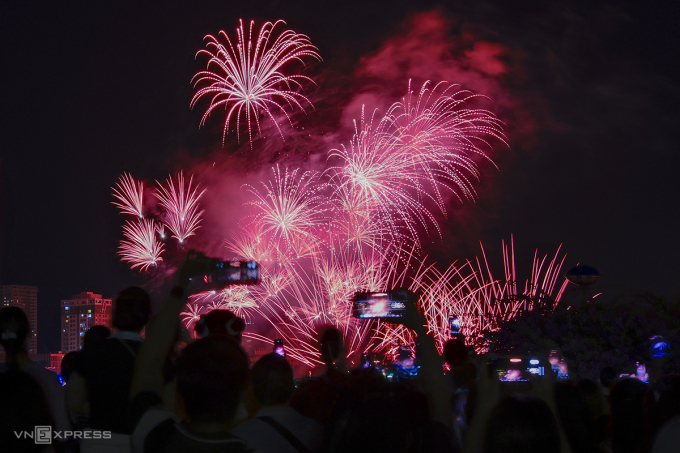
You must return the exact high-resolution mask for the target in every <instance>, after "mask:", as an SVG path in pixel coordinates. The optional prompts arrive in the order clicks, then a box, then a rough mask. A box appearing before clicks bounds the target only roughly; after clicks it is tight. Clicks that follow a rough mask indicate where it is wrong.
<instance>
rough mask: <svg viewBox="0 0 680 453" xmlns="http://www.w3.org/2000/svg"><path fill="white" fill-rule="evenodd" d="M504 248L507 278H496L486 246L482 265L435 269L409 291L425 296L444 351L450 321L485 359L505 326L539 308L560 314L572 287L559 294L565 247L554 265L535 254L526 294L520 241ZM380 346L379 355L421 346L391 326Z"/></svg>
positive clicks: (379, 336) (384, 328)
mask: <svg viewBox="0 0 680 453" xmlns="http://www.w3.org/2000/svg"><path fill="white" fill-rule="evenodd" d="M502 245H503V267H504V272H503V277H502V278H501V279H495V278H494V277H493V274H492V273H491V270H490V266H489V263H488V260H487V258H486V254H485V252H484V247H483V246H482V256H483V260H482V261H480V260H479V259H477V260H475V262H474V263H473V262H467V263H465V264H463V265H462V266H457V265H456V264H455V263H454V264H452V265H451V266H449V268H448V269H447V270H446V271H445V272H443V273H442V272H439V271H438V270H437V269H435V268H434V267H433V266H430V267H428V268H426V269H424V270H423V271H419V272H417V273H416V274H415V276H414V277H413V279H412V282H411V285H410V288H409V289H412V290H413V291H416V292H418V293H419V294H421V298H420V302H421V307H422V309H423V312H424V314H425V318H426V320H427V326H428V333H429V334H431V335H433V337H434V338H435V341H436V344H437V346H438V348H439V349H440V351H442V350H443V346H444V343H445V342H446V340H448V339H449V338H450V332H449V323H448V317H449V315H454V316H456V317H457V318H458V319H459V320H460V327H461V333H462V334H463V335H465V337H466V342H467V343H468V344H470V345H472V346H474V347H475V349H476V350H477V351H478V352H480V353H481V352H485V351H486V349H487V343H488V339H487V338H485V336H486V335H487V334H488V332H491V331H494V330H498V325H499V323H501V322H503V321H507V320H510V319H512V318H514V317H515V316H517V315H518V314H520V313H521V312H523V311H525V310H533V309H534V308H536V307H539V306H540V307H543V308H548V309H554V307H555V306H556V305H557V304H558V303H559V301H560V299H561V297H562V294H563V292H564V289H565V287H566V285H567V283H568V281H567V280H566V278H565V279H564V280H563V282H562V284H561V285H559V289H558V280H559V279H560V270H561V268H562V264H563V263H564V260H565V258H566V255H564V256H562V257H561V258H560V248H561V247H559V248H558V249H557V251H556V252H555V255H554V256H553V257H552V258H551V259H550V260H549V257H548V255H545V256H543V257H542V258H539V256H538V251H536V252H535V253H534V260H533V265H532V269H531V276H530V277H529V279H527V280H526V281H525V283H524V289H523V290H521V289H518V286H517V284H518V279H517V275H516V272H515V251H514V241H513V239H511V240H510V247H508V246H507V244H506V243H505V241H503V244H502ZM482 263H483V264H482ZM556 289H557V292H555V290H556ZM375 340H376V341H377V346H376V350H387V351H388V352H390V353H392V354H394V353H395V352H396V348H397V345H399V344H412V345H413V344H415V342H414V336H413V334H412V332H411V331H410V330H408V329H406V328H404V327H403V326H394V325H390V324H385V323H382V324H381V325H380V326H379V327H378V329H377V331H376V336H375Z"/></svg>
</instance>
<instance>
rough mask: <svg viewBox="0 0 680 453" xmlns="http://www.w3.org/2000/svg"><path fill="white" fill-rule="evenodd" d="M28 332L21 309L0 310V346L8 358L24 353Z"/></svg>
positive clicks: (26, 321) (24, 314) (25, 318)
mask: <svg viewBox="0 0 680 453" xmlns="http://www.w3.org/2000/svg"><path fill="white" fill-rule="evenodd" d="M30 330H31V329H30V327H29V325H28V318H27V317H26V313H24V311H23V310H22V309H21V308H19V307H4V308H0V345H2V347H3V348H5V354H7V357H8V358H10V357H13V356H15V355H16V354H18V353H20V352H25V349H26V338H27V337H28V333H29V332H30Z"/></svg>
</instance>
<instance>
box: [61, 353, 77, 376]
mask: <svg viewBox="0 0 680 453" xmlns="http://www.w3.org/2000/svg"><path fill="white" fill-rule="evenodd" d="M78 354H80V351H71V352H69V353H68V354H66V355H64V357H62V358H61V370H60V371H61V373H60V374H61V377H62V378H63V379H64V382H68V380H69V379H71V373H72V372H73V369H74V365H75V363H76V361H77V360H78Z"/></svg>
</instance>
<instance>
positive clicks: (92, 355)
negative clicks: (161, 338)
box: [67, 286, 151, 451]
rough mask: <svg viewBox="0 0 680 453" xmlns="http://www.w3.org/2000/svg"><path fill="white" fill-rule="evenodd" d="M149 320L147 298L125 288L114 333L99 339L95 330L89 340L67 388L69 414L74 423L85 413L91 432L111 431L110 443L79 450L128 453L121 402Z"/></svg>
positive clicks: (115, 316)
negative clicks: (123, 452)
mask: <svg viewBox="0 0 680 453" xmlns="http://www.w3.org/2000/svg"><path fill="white" fill-rule="evenodd" d="M150 315H151V299H150V298H149V295H148V294H147V293H146V291H144V290H143V289H142V288H138V287H134V286H133V287H129V288H126V289H124V290H123V291H121V292H120V294H119V295H118V297H117V298H116V300H115V303H114V306H113V316H112V318H113V319H112V325H113V328H114V329H116V333H114V334H113V335H111V336H109V337H108V338H105V339H103V337H104V336H105V334H106V332H105V331H104V330H103V329H101V328H98V329H97V330H95V331H93V332H91V333H90V335H88V343H87V345H86V347H83V350H82V351H81V355H80V357H79V361H78V364H77V370H76V371H75V372H74V373H73V375H72V378H71V380H72V382H71V383H70V384H69V387H70V388H69V390H68V392H67V393H68V403H69V409H70V410H71V411H72V413H73V414H76V415H75V416H76V419H78V420H80V419H81V417H80V415H81V414H87V415H88V423H89V427H90V428H92V429H93V430H103V431H111V432H112V433H113V435H112V437H111V439H103V440H101V439H98V440H96V441H94V440H93V441H90V440H88V441H83V442H81V445H82V448H83V451H99V450H101V449H102V448H115V449H117V450H116V451H129V448H130V438H129V435H130V431H129V427H128V424H127V404H125V402H127V401H128V399H129V395H130V384H131V382H132V373H133V371H134V366H135V358H136V355H137V352H138V351H139V348H140V346H141V344H142V342H143V338H142V336H141V332H142V330H143V329H144V326H145V325H146V323H147V322H148V321H149V317H150ZM104 444H105V445H106V447H104V446H103V445H104Z"/></svg>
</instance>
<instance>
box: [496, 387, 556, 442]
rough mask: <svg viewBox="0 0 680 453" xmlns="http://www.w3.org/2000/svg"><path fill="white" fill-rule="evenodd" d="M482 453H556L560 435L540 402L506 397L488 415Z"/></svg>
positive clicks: (550, 414) (523, 396)
mask: <svg viewBox="0 0 680 453" xmlns="http://www.w3.org/2000/svg"><path fill="white" fill-rule="evenodd" d="M483 451H484V453H560V431H559V427H558V424H557V420H556V419H555V417H554V416H553V414H552V412H551V411H550V407H549V406H548V405H547V404H546V403H545V402H544V401H542V400H540V399H538V398H535V397H531V396H527V395H516V396H513V397H506V398H504V399H502V400H501V402H500V403H499V404H498V405H497V406H496V408H495V409H494V410H493V412H492V413H491V416H490V418H489V421H488V424H487V426H486V433H485V435H484V450H483Z"/></svg>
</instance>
